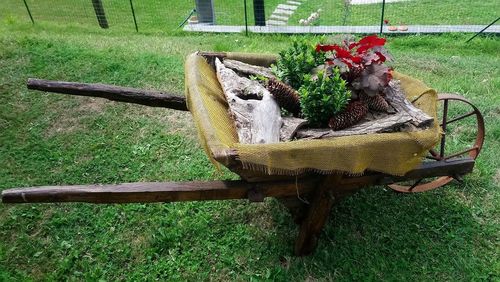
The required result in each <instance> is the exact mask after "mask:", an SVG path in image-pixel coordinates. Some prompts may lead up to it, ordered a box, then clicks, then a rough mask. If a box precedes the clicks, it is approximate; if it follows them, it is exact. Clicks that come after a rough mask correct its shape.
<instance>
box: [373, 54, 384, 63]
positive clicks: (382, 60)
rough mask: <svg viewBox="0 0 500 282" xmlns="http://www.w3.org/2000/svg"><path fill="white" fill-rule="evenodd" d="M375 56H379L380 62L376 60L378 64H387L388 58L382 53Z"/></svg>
mask: <svg viewBox="0 0 500 282" xmlns="http://www.w3.org/2000/svg"><path fill="white" fill-rule="evenodd" d="M375 54H377V56H378V57H379V59H378V60H376V62H377V63H383V62H385V60H386V58H385V56H384V55H382V53H380V52H375Z"/></svg>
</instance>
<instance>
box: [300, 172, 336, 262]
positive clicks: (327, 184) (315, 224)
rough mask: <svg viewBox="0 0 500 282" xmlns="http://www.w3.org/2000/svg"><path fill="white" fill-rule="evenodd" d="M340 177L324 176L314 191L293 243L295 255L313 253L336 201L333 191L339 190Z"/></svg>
mask: <svg viewBox="0 0 500 282" xmlns="http://www.w3.org/2000/svg"><path fill="white" fill-rule="evenodd" d="M341 179H342V175H338V174H334V175H329V176H326V177H325V179H324V181H323V182H321V183H320V184H319V185H318V187H317V188H316V191H314V192H313V193H314V194H313V196H312V199H311V202H310V207H309V209H308V210H307V215H306V217H305V219H304V220H303V221H302V223H301V225H300V229H299V235H298V237H297V240H296V241H295V254H296V255H297V256H305V255H308V254H310V253H312V252H313V251H314V249H315V248H316V245H317V243H318V238H319V235H320V233H321V231H322V230H323V227H324V226H325V223H326V221H327V220H328V215H329V213H330V210H331V208H332V206H333V204H334V202H335V201H336V200H337V199H336V198H335V193H333V191H334V190H335V189H336V188H340V187H339V184H340V180H341Z"/></svg>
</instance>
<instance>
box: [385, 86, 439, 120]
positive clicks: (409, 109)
mask: <svg viewBox="0 0 500 282" xmlns="http://www.w3.org/2000/svg"><path fill="white" fill-rule="evenodd" d="M385 98H386V100H387V102H389V103H390V104H391V105H392V106H393V107H394V108H395V109H396V111H397V112H400V113H405V114H406V115H408V116H410V117H411V118H412V121H411V123H412V124H413V125H415V126H416V127H425V126H428V125H431V124H432V122H433V121H434V118H433V117H431V116H429V115H428V114H426V113H424V112H423V111H422V110H420V109H418V108H417V107H415V106H413V105H412V103H410V101H408V99H406V95H405V94H404V92H403V90H402V89H401V83H400V81H399V80H395V79H393V80H391V81H390V82H389V87H387V89H386V95H385Z"/></svg>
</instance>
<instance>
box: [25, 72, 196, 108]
mask: <svg viewBox="0 0 500 282" xmlns="http://www.w3.org/2000/svg"><path fill="white" fill-rule="evenodd" d="M27 87H28V89H31V90H40V91H46V92H53V93H60V94H69V95H77V96H87V97H99V98H105V99H108V100H111V101H117V102H126V103H134V104H140V105H145V106H150V107H161V108H169V109H174V110H180V111H187V110H188V108H187V105H186V98H184V97H183V96H180V95H177V94H171V93H165V92H160V91H155V90H142V89H136V88H129V87H121V86H114V85H107V84H100V83H95V84H94V83H78V82H66V81H53V80H45V79H35V78H29V79H28V82H27Z"/></svg>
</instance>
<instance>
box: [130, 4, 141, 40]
mask: <svg viewBox="0 0 500 282" xmlns="http://www.w3.org/2000/svg"><path fill="white" fill-rule="evenodd" d="M129 2H130V9H131V10H132V17H133V18H134V25H135V32H139V28H138V27H137V20H136V18H135V10H134V4H133V3H132V0H130V1H129Z"/></svg>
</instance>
